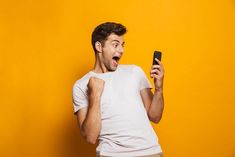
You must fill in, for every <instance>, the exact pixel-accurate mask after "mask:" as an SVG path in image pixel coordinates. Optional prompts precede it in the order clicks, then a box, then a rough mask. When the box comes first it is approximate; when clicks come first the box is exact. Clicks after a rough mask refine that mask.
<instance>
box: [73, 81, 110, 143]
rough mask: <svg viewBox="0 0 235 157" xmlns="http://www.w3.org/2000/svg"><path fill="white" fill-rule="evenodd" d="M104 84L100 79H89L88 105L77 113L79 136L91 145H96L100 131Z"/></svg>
mask: <svg viewBox="0 0 235 157" xmlns="http://www.w3.org/2000/svg"><path fill="white" fill-rule="evenodd" d="M104 83H105V82H104V81H103V80H101V79H98V78H95V77H91V78H90V80H89V82H88V85H87V87H88V99H89V101H88V102H89V105H88V107H86V108H82V109H80V110H79V111H78V112H77V119H78V124H79V127H80V130H81V134H82V136H83V137H85V139H86V141H87V142H88V143H91V144H95V143H96V141H97V139H98V137H99V134H100V130H101V113H100V112H101V111H100V101H101V95H102V93H103V89H104Z"/></svg>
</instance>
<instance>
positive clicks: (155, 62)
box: [153, 51, 162, 65]
mask: <svg viewBox="0 0 235 157" xmlns="http://www.w3.org/2000/svg"><path fill="white" fill-rule="evenodd" d="M155 58H157V59H158V60H160V61H161V59H162V52H160V51H154V53H153V65H158V62H157V61H156V60H155Z"/></svg>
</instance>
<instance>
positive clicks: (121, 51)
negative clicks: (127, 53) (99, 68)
mask: <svg viewBox="0 0 235 157" xmlns="http://www.w3.org/2000/svg"><path fill="white" fill-rule="evenodd" d="M118 51H119V53H120V54H121V55H122V54H123V52H124V48H123V46H120V47H119V50H118Z"/></svg>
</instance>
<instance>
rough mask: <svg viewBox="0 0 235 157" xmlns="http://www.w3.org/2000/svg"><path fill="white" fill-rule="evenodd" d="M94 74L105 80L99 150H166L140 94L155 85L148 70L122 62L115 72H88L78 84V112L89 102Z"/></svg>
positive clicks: (128, 155)
mask: <svg viewBox="0 0 235 157" xmlns="http://www.w3.org/2000/svg"><path fill="white" fill-rule="evenodd" d="M91 76H95V77H97V78H100V79H103V80H104V81H105V86H104V90H103V93H102V96H101V104H100V105H101V123H102V124H101V126H102V127H101V132H100V135H99V144H98V146H97V148H96V154H97V155H104V156H112V157H121V156H123V157H124V156H125V157H131V156H144V155H151V154H155V153H160V152H162V150H161V146H160V145H159V143H158V137H157V135H156V134H155V132H154V130H153V128H152V126H151V123H150V121H149V118H148V115H147V112H146V110H145V108H144V104H143V101H142V98H141V95H140V90H141V89H144V88H152V87H151V84H150V82H149V80H148V79H147V77H146V75H145V73H144V71H143V70H142V69H141V68H140V67H139V66H136V65H118V68H117V69H116V71H114V72H107V73H94V72H92V71H90V72H88V73H87V74H86V75H84V76H83V77H82V78H81V79H79V80H78V81H76V83H75V84H74V87H73V105H74V112H77V111H78V110H79V109H81V108H83V107H87V106H88V105H89V104H88V96H87V84H88V81H89V78H90V77H91Z"/></svg>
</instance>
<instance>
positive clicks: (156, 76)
mask: <svg viewBox="0 0 235 157" xmlns="http://www.w3.org/2000/svg"><path fill="white" fill-rule="evenodd" d="M152 76H153V77H154V78H156V79H158V80H159V79H160V78H159V76H158V75H156V74H152Z"/></svg>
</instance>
